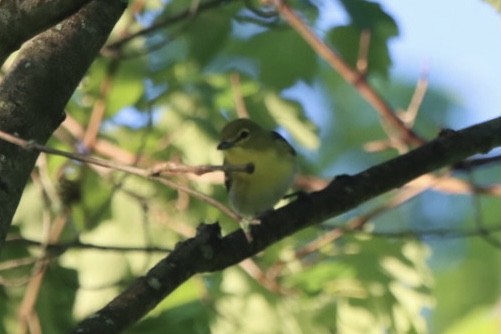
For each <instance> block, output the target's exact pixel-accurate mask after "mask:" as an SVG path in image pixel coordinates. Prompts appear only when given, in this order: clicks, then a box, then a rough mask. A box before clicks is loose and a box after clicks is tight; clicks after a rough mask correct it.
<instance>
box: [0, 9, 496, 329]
mask: <svg viewBox="0 0 501 334" xmlns="http://www.w3.org/2000/svg"><path fill="white" fill-rule="evenodd" d="M202 3H204V2H202ZM291 3H292V5H293V6H294V8H295V10H297V11H298V13H300V15H301V17H302V18H303V19H304V20H305V21H306V22H307V23H308V24H309V25H310V26H315V25H316V24H318V20H319V19H320V16H319V12H321V10H322V8H323V7H322V1H315V2H310V1H294V2H291ZM246 4H247V5H248V6H253V7H248V8H246V7H245V5H246ZM187 6H188V4H187V2H186V1H175V0H174V1H167V2H165V1H146V2H142V1H137V2H133V3H131V5H130V8H131V9H132V8H134V10H135V11H136V12H134V13H133V15H131V13H129V14H127V15H129V16H128V19H125V18H124V19H123V20H122V21H121V22H120V23H119V24H118V25H117V29H116V31H115V33H114V34H113V36H112V37H111V41H112V42H114V41H118V40H119V39H120V38H121V36H123V35H124V34H126V33H132V32H136V31H139V30H141V29H142V28H144V27H148V26H150V25H151V24H155V23H160V22H163V21H165V20H168V19H169V18H171V17H175V16H179V15H180V13H183V12H186V13H187V14H186V15H185V16H183V17H182V18H181V19H178V20H171V21H170V22H171V23H169V24H166V25H165V26H163V27H162V28H160V29H157V30H155V31H154V32H152V33H151V34H147V35H139V36H138V37H136V38H134V39H132V40H131V41H130V42H129V43H126V44H124V45H122V46H121V47H120V51H121V52H122V53H123V54H122V56H123V57H118V58H116V59H115V58H114V59H108V58H106V57H104V56H103V57H100V58H98V59H96V61H95V62H94V64H93V65H92V67H91V69H90V70H89V72H88V74H87V76H86V77H85V78H84V80H83V81H82V84H81V86H80V87H79V89H78V90H77V91H76V92H75V94H74V96H73V98H72V100H71V101H70V103H69V104H68V107H67V112H68V115H69V116H70V117H71V118H73V119H74V120H76V121H77V122H78V123H79V124H80V125H81V126H83V127H85V126H86V125H87V124H89V123H92V122H95V120H94V119H93V118H92V117H91V116H92V114H93V113H96V110H95V109H96V108H95V106H96V105H97V104H103V105H104V106H105V112H104V115H103V121H102V123H101V124H98V125H99V128H100V131H99V134H98V139H99V140H101V141H102V142H104V143H105V144H107V145H108V146H111V147H112V149H111V150H108V151H104V150H100V149H99V148H98V147H97V146H96V148H95V150H94V151H92V148H86V147H83V146H82V145H83V144H82V136H81V135H76V136H75V135H72V134H71V133H72V132H71V131H70V129H68V128H66V129H62V130H61V131H58V133H56V135H55V136H54V138H53V139H51V141H50V143H49V145H51V146H53V147H56V148H59V149H64V150H68V151H76V152H79V153H85V152H88V151H89V150H90V151H91V152H92V153H93V154H96V155H101V156H102V157H103V158H106V159H110V160H116V161H124V159H126V158H127V157H129V156H132V157H134V161H133V163H135V164H138V165H139V166H142V167H149V166H151V165H152V164H153V163H154V162H157V161H163V160H171V161H179V162H183V163H186V164H219V163H220V162H221V156H220V154H219V152H217V150H216V149H215V146H216V144H217V133H218V130H219V129H221V127H222V126H223V125H224V124H225V122H226V121H227V120H228V119H232V118H235V117H237V116H238V115H237V111H236V110H237V102H236V101H240V102H241V103H243V105H244V106H245V110H242V109H239V112H240V113H242V112H244V111H245V112H246V113H248V114H249V115H250V116H251V118H253V119H254V120H255V121H257V122H259V123H261V124H262V125H263V126H264V127H267V128H270V129H271V128H277V129H278V130H279V131H281V132H282V133H283V134H284V135H285V136H286V137H287V138H288V139H289V140H290V141H291V142H292V143H293V144H294V146H295V147H296V148H297V150H298V151H299V152H300V156H301V157H302V158H301V170H302V171H303V172H304V173H307V174H313V175H318V176H325V177H327V178H331V177H333V176H334V175H335V174H338V173H356V172H358V171H361V170H363V169H365V168H367V167H370V166H371V165H373V164H376V163H379V162H382V161H384V160H386V159H389V158H391V157H394V156H396V155H397V152H395V151H393V150H383V151H380V152H375V153H370V152H367V151H365V150H364V149H363V146H364V144H366V143H368V142H372V141H379V140H384V139H385V138H386V134H385V132H384V130H383V129H382V127H381V124H380V123H379V119H378V116H377V114H376V113H375V112H374V110H373V108H372V107H371V106H370V105H368V104H367V103H366V102H365V101H364V100H363V99H362V98H361V97H360V95H359V94H358V92H357V90H356V89H355V88H354V87H353V86H351V85H349V84H347V83H346V82H344V81H343V80H342V79H341V78H340V76H339V75H338V74H337V73H335V72H334V71H333V70H332V69H331V68H329V67H328V66H327V65H326V63H325V62H324V61H323V60H321V58H319V56H318V55H316V54H315V53H314V52H313V51H312V49H311V48H310V47H309V46H308V45H307V44H306V43H305V42H304V40H303V39H302V38H301V37H300V36H299V35H298V34H297V33H296V32H295V31H293V30H292V29H291V28H290V27H289V26H288V25H287V24H286V23H285V22H284V21H283V20H281V19H280V18H279V17H277V16H276V15H272V14H273V9H272V8H271V7H270V8H268V7H265V8H260V7H259V6H260V2H258V1H247V2H242V1H221V3H220V4H219V5H217V6H213V7H211V8H208V9H200V12H198V13H197V8H191V9H189V8H187ZM317 6H318V7H317ZM336 8H337V10H339V11H340V12H343V13H345V14H346V16H347V17H348V18H349V20H348V22H347V23H346V24H345V25H339V26H335V27H332V28H330V30H329V31H326V32H325V39H326V41H327V42H328V43H331V46H332V47H333V48H334V49H336V50H337V51H338V52H339V53H340V54H341V55H342V56H343V57H344V58H345V59H346V61H347V62H348V63H349V64H350V65H352V66H355V65H356V63H357V59H358V57H359V48H360V38H361V37H360V36H361V34H362V33H363V32H369V36H370V44H369V48H368V50H367V52H368V54H367V55H368V57H367V62H368V67H367V73H366V75H367V79H368V81H369V82H370V83H371V85H372V86H373V87H375V88H376V89H377V90H378V91H379V92H381V94H382V95H383V96H385V98H387V100H388V101H390V103H391V104H392V105H393V106H394V107H395V108H396V109H397V110H405V109H406V108H407V105H408V104H409V101H410V99H411V97H412V94H413V92H414V86H415V84H414V83H409V82H405V81H401V80H399V79H398V78H391V77H390V74H389V73H390V72H389V70H390V65H391V62H392V60H391V56H390V53H389V51H388V48H389V46H388V42H389V40H390V39H391V38H392V37H395V36H397V35H398V27H397V25H396V23H395V20H394V18H393V17H392V16H391V13H387V12H385V11H384V10H383V9H382V7H381V6H380V5H379V4H377V3H376V2H369V1H364V0H356V1H354V0H350V1H348V0H346V1H345V0H343V1H340V2H339V3H338V4H337V7H336ZM188 10H191V12H187V11H188ZM190 13H192V14H190ZM193 13H196V15H194V14H193ZM264 14H267V15H264ZM127 15H126V16H127ZM132 17H134V19H132ZM453 103H455V102H454V101H452V100H451V99H450V98H449V96H448V95H447V94H446V93H445V92H444V90H441V89H438V88H432V89H429V91H428V92H427V95H426V98H425V100H424V102H423V104H422V111H421V112H420V113H419V116H418V118H417V119H416V124H415V129H416V130H417V131H418V132H419V133H420V134H421V135H423V136H424V137H425V138H433V137H434V136H435V135H436V134H437V132H438V131H439V129H440V128H441V127H442V126H443V125H444V123H446V122H447V119H449V118H451V117H452V118H454V117H460V116H459V115H456V114H451V109H452V108H451V106H452V105H453ZM124 152H126V153H124ZM43 161H45V163H39V164H38V167H37V168H36V170H35V171H34V173H33V179H32V181H31V182H30V183H29V184H28V186H27V187H26V190H25V194H24V196H23V199H22V202H21V204H20V206H19V208H18V211H17V215H16V218H15V222H14V225H13V226H12V230H11V233H10V238H11V239H14V238H26V239H31V240H47V238H48V235H49V234H50V230H51V226H53V224H54V222H55V221H63V222H65V225H64V228H63V231H62V234H61V235H60V236H59V237H58V238H57V239H58V240H59V242H62V243H66V244H67V245H69V246H68V247H67V248H65V249H62V250H59V251H52V250H43V248H40V247H37V246H34V245H29V244H26V243H21V242H14V241H11V242H9V243H8V244H7V247H6V249H4V250H3V252H2V255H1V258H0V260H1V262H0V275H1V279H2V281H1V283H3V286H2V287H0V294H1V296H2V297H1V298H0V314H1V316H2V317H1V322H0V332H6V333H13V332H16V331H17V329H18V324H19V318H18V310H19V308H20V307H21V304H22V301H23V299H27V298H35V300H36V307H35V313H36V314H37V316H38V319H39V321H40V323H41V326H42V331H43V332H44V333H65V332H67V331H68V329H69V328H70V327H71V325H72V324H74V322H75V321H78V320H79V319H81V318H82V317H84V316H86V315H88V314H90V313H91V312H93V311H95V310H96V309H98V308H99V307H102V306H103V305H105V304H106V303H107V302H108V301H110V300H111V299H112V298H113V297H114V296H115V295H116V294H117V293H119V292H120V291H121V289H122V288H123V287H124V286H126V285H127V284H128V283H129V282H131V281H132V280H133V279H134V278H135V277H137V276H139V275H142V274H144V273H145V271H146V270H147V269H148V268H149V267H151V266H152V265H153V264H154V263H156V261H158V260H159V259H160V258H162V257H163V256H164V255H165V252H147V251H119V250H107V251H105V250H100V249H97V248H94V249H93V248H90V249H82V248H78V247H71V245H72V242H74V241H76V240H78V241H80V242H82V243H86V244H92V245H99V246H108V247H139V248H141V247H144V248H146V247H150V246H157V247H163V248H166V249H169V248H170V249H172V248H173V247H174V246H175V244H176V243H177V242H179V241H182V240H184V239H186V238H188V237H191V236H193V235H194V233H195V232H194V231H195V228H196V226H197V225H198V224H199V223H202V222H204V223H212V222H215V221H219V222H220V224H221V225H222V227H223V230H224V233H228V232H229V231H232V230H234V229H237V228H238V226H237V225H236V224H235V223H234V222H233V221H230V220H229V219H228V218H227V217H226V216H224V215H223V214H222V213H221V212H219V211H218V210H217V209H215V208H214V207H212V206H210V205H208V204H206V203H204V202H202V201H200V200H198V199H196V198H193V197H191V196H188V195H186V194H183V193H181V192H178V191H176V190H173V189H170V188H168V187H166V186H164V185H162V184H160V183H157V182H154V181H150V180H146V179H142V178H138V177H136V176H130V175H124V174H123V173H119V172H114V171H111V170H106V169H103V168H97V167H95V166H85V165H82V164H78V163H74V162H69V161H66V160H65V159H62V158H58V157H53V156H47V157H46V158H45V160H43ZM129 162H130V161H129ZM499 171H500V169H499V167H491V168H487V169H481V170H479V171H478V172H474V173H473V177H474V178H475V179H476V180H480V181H481V182H482V184H492V183H494V182H498V183H499V181H500V176H499V175H500V173H499ZM464 175H465V174H461V175H458V176H459V177H464ZM466 179H467V178H466ZM172 180H173V181H176V182H178V183H179V184H182V185H186V186H189V187H191V188H193V189H196V190H198V191H200V192H202V193H204V194H207V195H209V196H212V197H214V198H216V199H218V200H220V201H222V202H225V201H226V195H225V192H224V190H223V187H222V185H221V183H222V177H221V175H219V174H213V175H206V176H203V177H199V178H198V177H192V176H189V177H186V176H182V175H180V176H173V177H172ZM393 195H394V193H391V194H387V195H385V196H382V197H380V198H378V199H376V200H374V201H372V202H370V203H367V204H365V205H363V206H361V207H360V208H358V209H357V210H354V211H352V212H349V213H347V214H345V215H343V216H341V217H338V218H336V219H335V220H332V221H329V222H326V223H324V224H323V225H322V226H319V227H314V228H309V229H307V230H305V231H302V232H300V233H298V234H296V235H294V236H291V237H289V238H287V239H286V240H283V241H282V242H280V243H278V244H276V245H273V246H272V247H270V248H269V249H267V250H265V251H264V252H262V254H260V255H259V256H256V257H255V258H254V259H253V261H254V262H255V264H256V265H257V266H258V267H259V268H260V270H261V271H262V272H263V274H264V277H267V278H268V279H270V280H271V282H272V284H271V285H269V282H268V283H267V282H265V281H263V278H262V277H261V278H260V277H257V276H256V275H252V274H249V272H247V271H246V270H245V269H244V268H245V267H244V266H235V267H232V268H228V269H227V270H225V271H223V272H220V273H214V274H210V275H201V276H197V277H194V278H192V279H191V280H189V281H188V282H186V283H185V284H183V285H182V286H181V287H179V288H178V289H177V290H176V291H175V292H174V293H173V294H172V295H170V296H169V297H168V298H166V299H165V300H164V301H162V302H161V303H160V304H159V305H158V306H157V307H156V308H155V309H154V310H153V311H152V312H151V313H150V314H148V315H147V316H146V317H145V318H144V319H143V320H142V321H140V322H139V323H138V324H137V325H135V326H133V327H132V328H130V329H128V330H127V333H163V332H165V329H166V328H168V329H169V331H170V332H173V333H208V332H212V333H218V334H219V333H236V332H238V333H288V334H293V333H428V332H430V333H442V332H443V333H467V332H468V333H472V332H478V333H480V332H482V333H497V332H498V331H499V327H500V324H499V318H496V317H493V316H492V314H493V312H494V307H495V306H494V305H495V304H496V303H497V304H498V307H499V302H500V300H499V294H500V284H499V282H500V277H499V276H500V273H499V270H498V268H499V263H500V260H501V259H500V252H499V249H496V248H494V247H493V246H492V245H489V244H488V243H486V242H485V240H482V238H480V237H468V238H458V239H452V238H448V237H447V234H445V235H443V236H441V235H430V236H428V235H427V234H424V232H423V231H426V230H427V229H436V228H441V229H445V230H449V231H452V232H454V231H457V230H458V229H470V230H474V229H475V228H477V224H478V223H479V218H478V216H477V213H478V212H480V213H481V216H482V217H481V220H480V221H481V222H483V223H485V225H486V226H485V227H494V228H495V227H498V228H499V221H501V214H500V212H499V199H498V198H493V197H488V196H485V197H481V198H478V197H475V196H451V195H450V194H442V193H437V192H435V191H433V192H432V191H429V192H426V193H425V194H424V195H423V196H421V197H419V198H417V199H414V200H412V201H410V202H408V203H406V204H404V205H403V206H401V207H398V208H396V209H392V210H389V211H386V212H384V214H382V215H379V216H378V217H376V218H375V219H372V220H370V221H369V222H368V223H367V224H366V226H365V227H364V230H363V231H360V232H357V233H353V234H346V235H344V236H342V237H341V238H338V239H336V240H334V241H332V242H330V243H328V244H327V245H323V246H322V247H319V248H318V249H317V250H316V251H313V252H310V253H308V254H306V255H304V256H301V257H298V256H296V254H298V253H297V251H298V250H300V249H301V248H302V247H303V246H305V245H310V244H311V243H313V244H314V243H315V242H317V239H318V238H321V237H322V236H324V235H325V234H326V233H332V232H331V231H332V229H333V228H335V227H336V226H339V225H344V224H345V223H346V222H348V221H349V220H350V219H352V218H354V217H358V216H360V215H364V214H367V213H369V212H370V211H371V210H373V209H375V208H377V207H378V206H380V205H384V204H385V203H387V202H388V201H389V200H390V199H391V198H392V196H393ZM476 201H478V203H479V204H478V203H477V204H478V205H477V204H475V203H476ZM437 203H440V204H437ZM373 232H375V233H373ZM399 232H406V233H404V234H403V236H398V233H399ZM395 233H397V234H395ZM46 256H49V258H50V263H49V264H48V265H47V267H46V268H45V269H44V271H43V272H44V277H43V285H42V287H41V288H40V290H39V292H33V291H32V290H27V289H26V286H27V284H28V282H29V281H30V279H31V278H32V277H34V276H35V275H36V274H38V273H40V267H39V265H37V264H36V263H40V262H36V261H40V260H41V259H43V258H45V257H46ZM465 328H467V329H468V330H466V329H465Z"/></svg>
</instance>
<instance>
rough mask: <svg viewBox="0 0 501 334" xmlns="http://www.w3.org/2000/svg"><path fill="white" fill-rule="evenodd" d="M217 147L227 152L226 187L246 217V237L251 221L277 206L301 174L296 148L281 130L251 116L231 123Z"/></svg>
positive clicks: (244, 226)
mask: <svg viewBox="0 0 501 334" xmlns="http://www.w3.org/2000/svg"><path fill="white" fill-rule="evenodd" d="M219 139H220V141H219V144H218V145H217V149H218V150H221V151H222V152H223V155H224V162H223V165H224V166H225V167H235V166H244V167H245V168H243V169H241V170H235V169H231V168H228V169H226V170H225V172H224V173H225V182H224V183H225V186H226V190H227V191H228V195H229V202H230V204H231V206H232V207H233V209H235V211H236V212H237V213H239V214H240V216H241V217H242V221H241V223H242V227H243V229H244V232H245V233H246V237H247V238H248V239H249V238H250V240H252V237H251V236H250V234H249V224H257V223H259V222H260V220H259V219H258V217H259V216H260V215H262V214H263V213H265V212H267V211H269V210H271V209H273V206H274V205H275V204H276V203H277V202H278V201H279V200H280V199H281V198H283V197H284V195H285V194H286V192H287V190H288V189H289V188H290V187H291V185H292V183H293V181H294V176H295V174H296V173H297V156H296V151H295V150H294V148H293V147H292V146H291V145H290V144H289V143H288V142H287V140H285V139H284V138H283V137H282V136H281V135H280V134H279V133H278V132H275V131H270V130H266V129H264V128H262V127H261V126H260V125H258V124H257V123H255V122H254V121H252V120H250V119H248V118H238V119H235V120H233V121H231V122H229V123H227V124H226V125H225V126H224V127H223V129H222V130H221V133H220V138H219Z"/></svg>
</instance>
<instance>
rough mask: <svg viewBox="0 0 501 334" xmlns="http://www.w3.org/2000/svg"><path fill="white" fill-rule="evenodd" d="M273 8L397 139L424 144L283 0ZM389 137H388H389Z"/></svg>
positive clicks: (277, 0)
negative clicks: (363, 101) (356, 93)
mask: <svg viewBox="0 0 501 334" xmlns="http://www.w3.org/2000/svg"><path fill="white" fill-rule="evenodd" d="M273 2H274V4H275V7H276V8H277V10H278V11H279V12H280V14H281V15H282V17H283V18H284V19H285V20H286V21H287V22H288V23H289V24H290V25H291V27H292V28H293V29H294V30H296V32H297V33H298V34H299V35H301V36H302V37H303V39H304V40H305V41H306V42H307V43H308V44H309V45H310V46H311V48H312V49H313V50H315V52H316V53H317V54H318V55H319V56H321V57H322V58H324V59H325V61H327V63H328V64H329V65H330V66H331V67H332V68H333V69H334V70H336V71H337V72H338V73H339V74H340V75H341V76H342V77H343V79H344V80H345V81H346V82H348V83H349V84H351V85H353V86H355V88H356V89H357V90H358V92H359V93H360V95H361V96H362V97H363V98H364V99H365V100H366V101H367V102H368V103H369V104H370V105H372V106H373V107H374V109H375V110H376V111H377V112H378V113H379V115H380V117H381V119H382V120H383V122H384V123H386V124H388V125H389V127H390V128H391V129H392V130H394V131H397V132H398V134H399V139H400V140H401V141H402V142H404V143H406V144H410V145H418V146H419V145H422V144H423V143H424V142H425V141H424V140H423V139H421V138H420V137H419V136H418V135H417V134H416V133H414V132H413V131H412V130H411V129H409V128H407V127H406V126H405V124H404V123H403V122H402V121H401V120H400V118H398V117H397V115H396V114H395V112H394V110H393V108H392V107H391V106H390V105H389V104H388V103H387V102H386V101H385V100H384V99H383V97H381V96H380V95H379V93H377V92H376V91H375V90H374V88H372V86H370V85H369V84H368V82H367V81H366V80H365V78H364V77H363V75H362V74H361V73H359V72H357V71H355V70H353V69H352V68H351V67H350V66H349V65H348V64H347V63H346V62H345V61H344V60H343V59H342V58H341V57H340V56H339V55H338V54H337V53H335V52H334V51H333V50H332V49H330V48H329V47H328V46H327V44H325V43H324V42H323V41H322V40H321V39H320V38H318V37H317V36H316V35H315V34H314V33H313V31H312V30H311V29H310V28H309V27H308V26H307V25H306V24H305V23H304V22H303V21H302V20H301V18H299V16H298V15H297V14H296V13H294V11H293V10H292V9H291V8H290V7H289V6H288V5H287V4H286V3H285V1H283V0H274V1H273ZM390 137H391V136H390Z"/></svg>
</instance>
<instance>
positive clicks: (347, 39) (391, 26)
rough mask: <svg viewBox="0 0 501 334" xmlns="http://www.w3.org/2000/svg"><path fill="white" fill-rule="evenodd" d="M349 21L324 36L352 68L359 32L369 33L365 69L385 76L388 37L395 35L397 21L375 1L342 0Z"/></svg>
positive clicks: (396, 33) (356, 53) (358, 47)
mask: <svg viewBox="0 0 501 334" xmlns="http://www.w3.org/2000/svg"><path fill="white" fill-rule="evenodd" d="M341 4H342V5H343V6H344V8H345V10H346V11H347V13H348V15H349V16H350V18H351V23H350V24H349V25H347V26H339V27H335V28H334V29H332V30H331V31H329V32H328V34H327V39H328V40H330V41H331V42H332V44H333V45H334V46H335V47H336V49H337V50H338V51H339V53H340V54H341V56H342V57H343V58H344V59H345V60H346V61H347V62H348V64H349V65H350V66H351V67H352V68H356V65H357V60H358V58H359V53H360V49H361V44H360V43H361V42H360V40H361V35H362V32H364V31H366V32H368V33H369V34H370V35H369V42H368V43H369V44H368V47H369V48H368V54H367V59H366V60H367V64H368V67H367V72H368V73H377V74H380V75H382V76H384V77H387V76H388V71H389V68H390V65H391V57H390V53H389V49H388V41H389V39H390V38H392V37H395V36H397V35H398V28H397V24H396V23H395V21H394V20H393V18H392V17H391V16H389V15H388V14H387V13H386V12H385V11H384V10H383V9H382V8H381V6H380V5H379V4H377V3H373V2H369V1H365V0H342V1H341Z"/></svg>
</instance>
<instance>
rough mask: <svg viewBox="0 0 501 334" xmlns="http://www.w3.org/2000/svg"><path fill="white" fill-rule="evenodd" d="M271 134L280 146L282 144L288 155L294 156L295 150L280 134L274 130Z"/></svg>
mask: <svg viewBox="0 0 501 334" xmlns="http://www.w3.org/2000/svg"><path fill="white" fill-rule="evenodd" d="M271 136H272V137H273V140H275V141H276V142H278V143H279V145H280V146H282V147H283V148H284V149H285V150H286V151H287V152H289V154H290V155H293V156H295V155H296V150H294V148H293V147H292V146H291V144H289V142H288V141H287V140H285V138H284V137H282V135H281V134H280V133H278V132H276V131H272V132H271Z"/></svg>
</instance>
